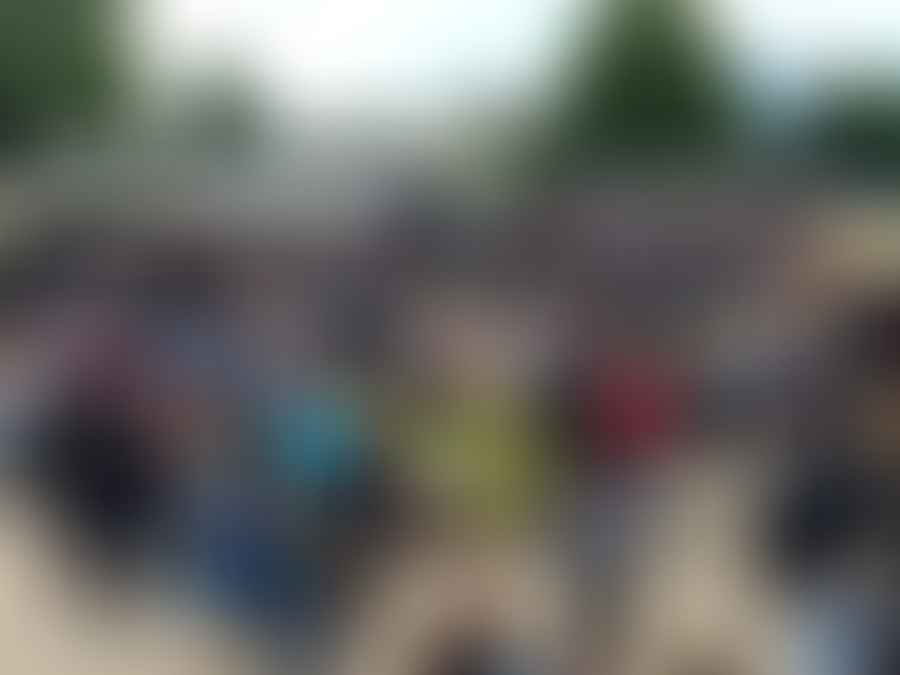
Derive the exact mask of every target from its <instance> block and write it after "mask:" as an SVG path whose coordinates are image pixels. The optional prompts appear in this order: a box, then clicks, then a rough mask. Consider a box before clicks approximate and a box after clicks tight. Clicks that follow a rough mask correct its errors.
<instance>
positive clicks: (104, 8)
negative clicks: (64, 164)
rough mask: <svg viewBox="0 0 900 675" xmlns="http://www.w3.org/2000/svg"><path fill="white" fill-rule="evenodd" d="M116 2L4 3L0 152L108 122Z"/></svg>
mask: <svg viewBox="0 0 900 675" xmlns="http://www.w3.org/2000/svg"><path fill="white" fill-rule="evenodd" d="M113 3H114V0H76V1H71V0H70V1H68V2H67V1H65V0H4V2H2V3H0V153H3V154H8V153H15V152H21V151H27V150H31V149H34V148H35V147H37V146H39V145H40V144H41V143H43V142H46V141H48V140H50V139H52V138H53V137H54V136H55V135H56V134H57V133H59V132H60V131H63V130H71V129H73V128H77V129H86V128H91V127H95V126H96V125H102V124H103V123H105V122H106V121H107V120H108V119H109V116H110V115H111V114H112V112H113V110H114V108H115V101H116V99H117V95H118V84H119V82H120V77H121V75H122V71H121V62H120V60H119V58H118V57H119V55H118V54H117V52H116V47H115V45H114V40H113V31H114V28H115V26H114V23H115V18H116V8H115V7H114V5H113Z"/></svg>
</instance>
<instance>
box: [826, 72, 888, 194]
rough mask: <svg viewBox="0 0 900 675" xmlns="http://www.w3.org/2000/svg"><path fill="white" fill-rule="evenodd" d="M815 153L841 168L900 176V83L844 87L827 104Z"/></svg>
mask: <svg viewBox="0 0 900 675" xmlns="http://www.w3.org/2000/svg"><path fill="white" fill-rule="evenodd" d="M812 143H813V150H814V153H815V155H816V156H817V157H818V158H819V159H821V160H823V161H825V162H826V163H828V164H829V165H831V166H832V167H834V168H837V169H838V170H841V171H847V172H851V173H855V174H861V175H864V176H866V175H868V176H878V175H892V176H900V84H898V83H889V82H885V81H883V80H882V81H881V82H879V83H877V84H875V83H873V84H870V85H867V86H865V87H863V88H842V89H840V90H838V93H836V94H835V95H833V96H832V97H831V98H830V99H829V100H828V101H827V102H826V103H825V104H824V105H823V106H822V114H821V116H820V119H819V122H818V124H817V125H816V128H815V129H814V132H813V134H812Z"/></svg>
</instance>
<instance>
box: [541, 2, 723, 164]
mask: <svg viewBox="0 0 900 675" xmlns="http://www.w3.org/2000/svg"><path fill="white" fill-rule="evenodd" d="M694 9H695V8H694V7H693V6H691V5H688V4H687V0H617V2H615V4H614V5H613V6H612V7H610V8H609V10H608V13H606V14H604V15H603V16H602V21H598V20H596V19H590V20H587V21H586V22H585V24H586V26H587V29H586V30H585V31H584V32H583V33H582V35H581V38H580V39H579V40H577V45H576V49H575V52H574V59H573V62H572V63H571V64H570V67H569V71H570V72H569V75H570V76H569V77H568V78H565V81H564V86H563V89H564V91H563V95H562V101H561V105H560V108H559V111H558V115H557V116H556V119H555V123H554V125H553V126H554V132H553V139H552V146H553V153H554V155H555V158H554V159H555V161H556V162H563V163H564V164H575V165H580V164H584V163H593V162H596V161H598V159H600V160H602V159H604V158H610V157H613V158H616V159H622V158H623V157H627V158H646V157H648V156H652V157H658V156H660V155H669V154H678V155H683V154H685V153H688V154H692V153H696V152H706V151H709V150H713V149H717V148H720V147H722V145H723V144H724V143H725V142H726V141H728V140H730V137H731V131H732V130H733V125H734V122H735V118H734V109H733V102H732V92H731V91H730V90H729V83H728V79H727V77H726V70H725V68H724V67H723V61H722V60H721V58H720V56H721V55H720V54H719V53H718V50H717V49H716V48H715V47H714V46H713V44H712V43H711V41H710V40H709V39H708V37H709V36H707V35H705V34H704V31H703V29H702V26H700V24H699V23H698V21H697V19H698V17H697V16H696V15H694V14H692V10H694Z"/></svg>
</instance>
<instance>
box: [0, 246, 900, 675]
mask: <svg viewBox="0 0 900 675" xmlns="http://www.w3.org/2000/svg"><path fill="white" fill-rule="evenodd" d="M78 244H79V245H78V246H77V247H74V248H72V249H67V251H66V254H65V255H63V256H59V255H57V256H56V257H54V258H53V260H52V264H50V265H49V266H48V268H52V269H49V271H48V270H37V272H36V273H35V274H33V275H32V276H33V277H35V278H38V279H39V280H40V283H37V284H34V283H32V284H30V285H28V286H27V291H26V290H23V291H22V293H21V294H19V295H18V296H15V297H13V298H12V299H10V300H7V301H6V302H5V304H6V307H5V311H4V313H5V317H4V332H5V335H4V342H5V343H6V344H5V351H6V352H7V353H9V354H14V356H13V357H8V360H9V362H10V363H14V364H15V366H16V368H15V369H16V370H17V371H18V374H19V375H20V376H19V377H10V378H7V381H8V383H9V384H8V386H7V387H6V389H7V391H5V392H4V394H3V396H4V404H3V405H4V409H3V411H2V414H3V425H4V444H5V445H6V446H7V447H4V453H5V455H4V460H5V465H6V468H8V469H9V471H8V473H10V474H11V475H14V476H16V477H17V478H20V479H24V480H25V481H26V482H27V483H28V485H30V486H33V487H34V488H35V491H36V492H37V493H38V494H40V495H41V497H42V499H43V500H44V502H45V503H46V504H48V505H49V506H50V508H51V510H52V511H53V512H54V513H57V514H59V517H60V518H61V519H62V520H63V521H64V522H65V523H66V527H65V529H64V531H65V532H67V533H69V535H71V542H70V543H71V546H73V547H74V549H73V550H77V551H78V552H79V555H78V556H74V557H73V560H75V559H77V560H80V561H82V563H83V567H84V569H83V570H81V571H80V572H79V573H82V572H83V574H84V578H85V579H88V580H92V581H86V582H85V583H87V584H88V585H92V584H95V585H96V586H97V587H98V590H99V589H101V588H102V589H103V590H104V591H106V592H108V591H109V589H110V588H112V589H115V588H116V587H117V584H128V583H132V581H133V579H134V578H135V576H136V575H140V574H142V573H145V572H146V570H147V568H148V567H154V568H155V569H165V570H166V571H167V574H168V575H170V577H167V578H171V579H172V583H175V584H178V585H179V588H184V590H185V597H188V598H190V600H187V601H186V602H190V603H196V604H198V605H201V606H203V607H204V608H208V609H209V610H210V611H213V612H215V613H217V614H218V615H221V616H226V617H228V620H230V621H234V622H236V623H238V624H239V625H240V626H241V627H242V630H245V631H247V632H248V633H249V634H252V635H253V636H254V639H259V640H260V641H263V642H264V643H265V644H266V645H269V647H268V651H269V652H270V654H272V655H275V654H277V658H276V660H277V661H279V666H280V667H283V668H286V667H287V666H285V663H287V662H288V661H287V659H289V658H292V657H294V656H296V652H297V651H298V650H306V651H307V652H311V651H314V652H316V653H317V655H316V657H315V658H316V659H319V660H318V661H317V663H319V667H320V668H321V669H322V671H323V672H337V671H338V669H339V668H338V665H337V664H338V663H339V662H343V661H344V660H347V659H348V658H349V657H347V655H346V653H345V652H347V651H349V650H350V649H351V648H350V647H348V646H347V644H346V643H344V642H342V641H341V639H340V637H339V636H345V635H346V634H347V633H348V628H347V626H348V625H350V624H353V622H354V621H355V618H354V613H356V614H358V613H359V612H360V608H361V606H362V604H363V603H362V601H361V598H363V597H368V595H367V594H368V591H367V589H368V588H370V587H371V584H372V583H373V579H376V578H378V575H379V572H380V571H382V570H384V569H386V568H390V566H391V565H395V566H399V567H402V568H403V569H406V567H403V565H406V564H410V563H400V562H399V561H401V560H406V561H408V560H412V561H413V562H412V563H411V565H412V568H413V569H415V568H418V569H419V570H420V571H421V570H424V569H430V567H429V565H430V563H429V562H428V561H429V560H432V559H434V560H436V561H438V562H437V563H436V564H434V565H431V567H434V569H435V570H440V571H439V572H435V578H438V577H439V578H440V579H442V582H441V583H442V584H444V586H445V589H446V592H445V595H446V596H447V600H445V601H444V603H445V604H447V605H448V607H452V610H451V609H448V610H447V611H446V612H445V614H446V615H447V616H445V617H444V618H443V620H442V621H441V622H440V623H441V628H440V630H438V631H436V632H437V633H438V635H437V636H430V637H429V638H428V640H429V641H430V644H432V645H433V646H432V647H429V648H427V649H424V650H423V655H422V656H421V657H420V659H419V661H416V662H415V665H412V666H410V667H411V668H412V670H411V672H421V673H423V675H443V674H445V673H446V674H447V675H468V674H472V675H475V674H478V675H501V674H503V675H507V674H510V675H511V674H513V673H515V674H521V673H563V672H572V673H575V672H578V673H585V674H587V673H601V672H619V671H618V670H616V668H618V664H619V663H620V662H623V663H624V659H625V657H623V655H622V654H620V653H619V652H620V647H621V645H623V644H626V643H627V642H628V641H629V639H630V638H628V637H626V636H627V634H628V633H629V632H634V631H636V630H637V631H639V630H640V629H639V628H638V627H637V626H636V624H635V621H634V620H633V617H632V616H631V614H630V612H629V608H630V603H631V600H630V598H631V595H632V593H633V591H634V587H635V585H636V584H639V583H641V570H642V562H643V561H644V560H645V559H646V557H647V555H648V554H647V553H646V551H645V547H646V545H647V541H646V540H647V539H648V538H649V533H650V532H651V530H652V527H653V523H655V522H657V521H659V519H660V513H661V512H664V511H665V508H666V507H665V499H666V489H667V487H666V486H667V485H668V483H669V482H671V481H669V479H670V478H671V477H672V476H674V475H676V474H677V467H678V466H680V465H684V464H690V463H698V462H699V463H701V464H702V463H703V462H704V461H706V456H705V455H704V452H707V451H705V450H704V451H701V450H700V449H699V448H701V447H703V448H707V447H716V445H717V443H719V441H722V442H721V443H720V445H722V446H723V447H724V446H725V445H726V444H725V443H724V439H726V438H727V439H729V440H735V439H736V440H739V441H746V440H747V439H749V438H751V437H752V438H753V439H754V440H759V439H762V438H765V440H766V446H767V447H768V448H770V449H769V450H767V451H765V452H763V453H761V456H760V457H758V458H756V459H758V460H759V461H760V462H763V463H765V466H766V467H767V471H769V472H770V474H771V475H772V476H773V478H772V481H771V482H772V483H773V484H775V485H776V487H777V490H776V492H777V496H776V497H775V498H773V499H772V500H770V502H769V504H768V506H767V512H766V513H765V514H763V517H761V518H760V519H759V520H760V521H762V522H764V524H765V525H764V527H763V528H762V531H763V533H764V534H763V539H762V540H760V541H761V542H762V543H760V544H759V546H757V547H756V548H755V549H754V550H756V551H757V552H758V553H761V554H762V555H761V556H760V557H761V558H765V559H766V560H767V561H768V562H770V563H771V565H772V569H773V570H774V571H775V574H774V576H775V578H777V579H778V580H779V583H783V584H784V585H785V587H786V588H789V589H790V594H792V595H791V597H794V595H796V596H797V597H798V598H800V601H798V602H799V604H800V605H801V606H802V607H803V609H804V610H805V611H806V612H807V614H805V615H804V616H805V617H806V619H807V620H805V621H802V622H800V623H801V626H802V629H803V630H806V631H811V633H810V634H809V635H808V636H807V637H805V638H797V639H796V640H794V641H792V644H791V647H792V650H791V656H790V659H794V661H796V663H794V661H791V664H792V665H791V666H790V669H788V670H786V671H784V672H786V673H790V674H791V675H793V674H794V673H796V674H798V675H799V674H800V673H817V674H821V673H836V674H837V673H841V674H846V675H850V674H851V673H852V674H854V675H863V674H864V673H869V672H872V673H875V672H878V673H891V672H896V671H895V670H892V669H891V668H890V667H887V666H885V665H884V663H879V664H877V665H875V664H872V665H871V667H872V668H880V670H865V669H864V668H867V667H870V666H869V665H864V661H866V660H871V659H875V658H876V657H877V658H882V657H884V658H887V657H888V656H889V652H890V649H889V646H890V645H891V644H892V643H893V642H894V641H895V640H893V639H892V638H893V637H896V636H892V634H891V631H895V629H896V625H897V622H896V621H894V619H896V609H897V605H896V600H897V599H896V598H895V597H894V595H895V593H894V592H892V590H891V581H892V580H896V577H895V574H896V569H895V567H896V549H895V546H896V532H895V530H894V528H895V526H894V523H893V513H894V512H893V508H894V506H895V503H896V499H897V494H898V492H897V482H896V477H895V476H894V475H893V473H894V469H895V468H896V466H897V464H896V461H897V457H896V455H895V454H894V453H896V452H897V451H898V449H900V434H898V429H897V421H898V420H900V409H898V406H900V380H898V363H900V302H898V301H897V296H895V295H893V294H892V293H891V292H888V293H885V294H880V295H878V296H877V297H876V298H875V299H874V300H870V299H869V298H868V297H866V298H854V300H853V302H849V301H847V300H846V299H844V298H842V299H841V301H840V302H838V301H837V300H834V299H832V298H830V297H829V298H828V299H825V300H821V302H820V304H821V305H822V307H818V306H817V305H816V301H817V298H816V296H815V293H813V292H811V291H815V292H820V291H821V290H822V288H824V286H823V282H822V280H821V279H818V278H816V279H813V280H812V281H811V282H810V280H809V279H803V278H802V275H801V274H797V272H798V268H800V271H805V272H810V270H812V269H813V268H812V267H811V266H808V262H809V261H808V260H806V259H799V258H796V257H793V258H792V257H791V255H785V256H784V260H781V261H777V262H776V261H770V262H772V266H773V267H775V266H778V265H780V266H778V269H777V270H776V271H775V272H772V271H771V269H769V270H766V271H765V272H764V273H759V274H758V275H757V277H755V278H754V279H753V283H751V284H750V285H749V288H748V289H745V290H744V292H743V295H742V297H741V298H740V301H738V300H736V299H734V298H731V299H730V300H729V302H727V303H724V304H722V305H721V306H718V305H717V306H716V307H709V308H707V309H708V311H707V315H708V316H704V317H699V318H698V317H697V316H696V315H692V316H691V318H690V321H688V320H687V319H685V318H682V319H683V320H681V321H679V320H677V319H675V320H673V318H672V317H670V316H667V317H665V320H663V319H662V317H657V316H655V315H654V313H653V312H652V311H649V310H648V311H643V310H642V309H641V305H640V304H638V305H637V306H635V307H624V308H623V303H622V301H621V299H619V301H618V302H617V303H615V304H612V303H610V304H608V305H604V302H603V298H597V297H590V296H591V293H590V292H586V291H585V289H583V288H582V289H578V293H573V292H571V290H572V289H568V290H569V291H570V292H564V291H563V287H562V286H559V285H552V284H536V283H529V281H533V280H525V281H523V280H521V279H512V280H510V279H508V278H506V277H505V275H504V274H503V273H502V271H498V270H492V269H489V270H487V271H485V270H484V269H483V267H484V266H485V264H482V265H481V266H463V265H456V266H450V265H443V264H442V265H437V264H433V263H421V261H419V262H418V264H416V262H417V261H415V260H414V255H412V254H411V253H410V250H411V249H410V250H405V249H404V250H399V248H402V247H397V246H396V242H394V244H393V245H394V248H393V249H389V250H382V249H383V248H384V245H383V243H382V246H381V247H379V246H378V245H376V243H373V242H366V243H365V244H360V243H359V242H352V243H350V244H347V243H346V242H345V243H343V245H342V246H335V247H333V248H326V249H325V250H321V249H317V250H315V251H310V250H308V248H305V247H304V246H302V245H299V244H298V243H297V242H295V241H292V240H281V239H272V240H270V239H268V238H264V237H256V238H254V237H251V238H249V241H248V240H247V239H246V238H245V239H240V240H239V241H229V240H228V239H227V237H223V236H222V235H221V234H211V233H209V232H207V233H205V234H203V235H202V236H193V235H191V236H188V235H186V234H184V233H182V234H179V235H175V236H170V237H169V238H168V239H167V238H165V237H156V238H154V237H147V236H146V234H143V235H140V236H138V235H136V234H134V233H128V234H124V233H118V234H115V235H114V236H110V235H109V234H108V233H106V234H104V235H103V236H102V237H98V238H97V239H96V240H89V239H87V238H84V237H82V238H80V239H79V241H78ZM401 254H402V255H401ZM34 262H35V267H39V266H38V265H37V260H35V261H34ZM487 266H488V267H489V266H490V265H489V264H488V265H487ZM447 267H452V268H451V269H450V270H448V269H446V268H447ZM816 269H818V268H816ZM672 273H677V271H672ZM671 290H672V289H671V288H667V289H660V293H663V291H669V292H671ZM585 296H589V297H588V301H586V300H585ZM635 302H638V301H637V300H635ZM626 304H627V303H626ZM732 315H736V316H732ZM707 324H709V325H713V326H714V328H713V329H712V330H710V331H706V330H705V328H704V329H701V328H699V326H703V327H705V326H706V325H707ZM726 324H727V329H726V327H725V326H726ZM720 357H721V358H720ZM13 370H14V369H12V368H6V371H7V372H9V373H10V374H11V375H12V373H13ZM710 439H712V440H710ZM738 445H740V443H739V444H738ZM722 452H724V451H722ZM782 493H783V494H782ZM752 536H754V535H753V533H750V532H748V533H747V537H748V538H750V537H752ZM498 561H505V562H498ZM510 561H512V562H510ZM538 562H540V564H541V565H543V567H541V569H543V570H544V572H543V576H541V575H540V574H538V575H537V577H540V578H541V579H542V582H541V583H543V584H544V586H546V588H544V590H543V591H542V593H543V594H541V592H539V594H538V595H537V596H534V597H533V596H529V595H528V594H527V592H525V591H522V590H518V591H517V590H511V591H509V592H507V593H505V594H504V593H503V592H500V591H499V590H498V589H500V588H501V587H503V588H506V587H507V586H509V587H510V588H514V587H516V586H515V583H516V582H515V581H514V578H515V579H517V578H518V577H517V575H519V574H520V571H522V570H523V569H524V568H526V567H528V568H529V569H531V568H532V567H534V566H535V565H533V564H532V563H535V564H537V563H538ZM537 566H540V565H537ZM547 570H553V571H554V572H555V576H554V574H548V573H547ZM413 575H414V573H413ZM529 575H530V576H529ZM521 576H522V577H523V579H525V578H527V579H529V580H533V579H534V578H535V576H536V575H535V574H534V573H532V572H529V573H524V572H523V573H522V575H521ZM551 578H552V579H553V580H555V581H559V582H560V583H552V582H551ZM507 582H509V583H507ZM542 588H543V587H542ZM548 594H549V595H548ZM113 595H114V593H113ZM526 597H527V598H530V600H527V601H526V600H525V599H524V598H526ZM510 598H513V599H517V600H519V601H521V602H523V603H525V604H526V605H527V607H526V608H525V609H515V608H514V607H513V605H515V602H513V601H512V600H510ZM557 605H558V608H559V611H556V610H555V609H553V608H555V607H556V606H557ZM530 611H536V612H537V613H538V614H541V613H543V614H545V615H546V616H544V617H542V618H541V620H539V621H535V622H534V623H536V624H539V625H540V628H538V629H536V630H532V631H531V632H529V631H528V630H525V631H524V635H525V637H523V636H520V635H517V633H516V630H515V629H514V628H513V626H514V625H515V624H517V622H518V620H519V619H521V618H523V617H524V616H526V615H528V613H529V612H530ZM508 615H511V616H513V617H515V618H513V619H509V618H508ZM550 616H552V617H553V619H552V620H551V619H550V618H548V617H550ZM384 621H385V622H387V623H390V622H392V621H399V619H397V618H396V617H390V616H388V617H387V618H386V619H385V620H384ZM366 630H369V629H366ZM350 632H352V631H350ZM794 652H796V654H795V653H794ZM306 656H307V658H309V657H308V654H307V655H306ZM893 656H896V655H893ZM804 659H805V660H804ZM810 659H813V660H812V661H811V660H810ZM814 659H824V660H825V665H822V662H821V661H814ZM282 661H283V662H282ZM815 664H818V665H815ZM841 664H845V665H841ZM673 667H674V666H673ZM357 668H359V669H360V672H372V673H374V672H376V669H375V668H374V666H373V664H372V663H370V662H369V663H365V664H363V665H357ZM842 668H843V669H842ZM884 668H887V669H884ZM394 672H395V673H398V675H399V672H398V671H396V670H395V671H394ZM704 672H706V671H704ZM716 672H720V671H716ZM725 672H732V671H730V670H729V671H725Z"/></svg>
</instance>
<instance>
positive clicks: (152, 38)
mask: <svg viewBox="0 0 900 675" xmlns="http://www.w3.org/2000/svg"><path fill="white" fill-rule="evenodd" d="M142 1H143V2H144V3H145V5H144V7H143V9H145V10H146V12H145V13H144V14H143V15H142V18H141V20H140V23H139V29H140V32H141V33H142V35H143V36H144V38H145V39H146V44H145V50H144V53H145V55H146V62H147V63H149V64H150V65H151V68H152V69H153V71H154V72H157V73H162V74H163V75H162V77H164V78H165V77H168V76H170V75H171V74H179V73H184V72H187V71H189V70H190V68H191V67H192V64H194V65H202V64H204V63H207V64H208V63H210V62H214V61H215V60H217V59H221V58H223V57H235V56H237V57H238V58H239V59H240V60H242V61H244V62H246V63H247V64H249V65H250V67H251V68H252V69H253V72H254V73H255V74H256V75H258V76H259V78H260V81H261V82H262V85H263V88H264V91H265V92H266V93H267V94H268V95H269V96H271V97H272V100H274V101H277V102H279V103H282V104H288V105H290V106H293V105H297V104H300V103H303V104H305V105H307V106H308V105H312V106H315V107H321V108H323V109H326V110H327V109H329V108H330V107H333V106H337V107H338V108H341V107H350V108H353V107H358V106H364V105H370V104H372V103H373V102H374V103H377V104H383V105H387V106H388V107H390V106H395V107H406V108H410V107H412V108H415V107H416V106H425V107H427V106H431V105H438V106H440V105H441V104H442V102H445V101H446V100H447V99H453V98H454V97H455V96H457V95H459V94H460V93H461V92H465V91H467V87H468V89H471V88H472V87H473V86H474V87H477V88H478V89H479V90H483V91H496V92H499V93H504V92H506V91H513V92H514V91H517V90H520V89H521V88H523V87H525V88H527V87H529V86H531V85H534V84H538V85H539V84H540V82H541V79H542V77H545V75H544V73H546V72H547V71H546V69H547V67H548V65H549V64H550V63H552V59H553V58H554V56H555V55H556V54H558V53H559V51H558V50H559V48H560V40H559V37H558V36H559V35H560V33H561V32H562V31H563V30H564V29H565V28H566V26H567V25H568V23H569V21H570V20H571V17H572V12H573V9H574V7H575V3H576V2H577V1H578V0H480V1H479V0H142ZM597 1H604V0H597ZM707 2H709V3H711V5H714V6H715V7H716V9H717V10H721V16H722V17H723V18H724V19H725V21H726V22H727V24H728V26H729V30H731V31H733V36H734V37H733V42H732V44H733V45H735V46H736V47H737V49H738V52H739V54H740V56H741V60H742V61H743V62H744V64H745V66H746V67H747V68H748V69H749V70H750V71H751V72H753V73H754V75H755V77H757V78H760V79H761V80H762V81H764V82H770V83H772V84H774V85H776V86H777V85H780V86H781V88H782V89H785V90H789V89H791V88H793V87H795V86H802V85H803V82H804V81H805V80H807V79H808V78H809V75H810V73H811V72H812V71H814V70H816V69H819V68H821V67H826V68H827V67H831V66H832V65H834V64H849V65H854V64H859V63H879V62H884V63H888V64H891V67H894V68H896V67H897V66H898V64H900V2H897V0H707Z"/></svg>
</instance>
